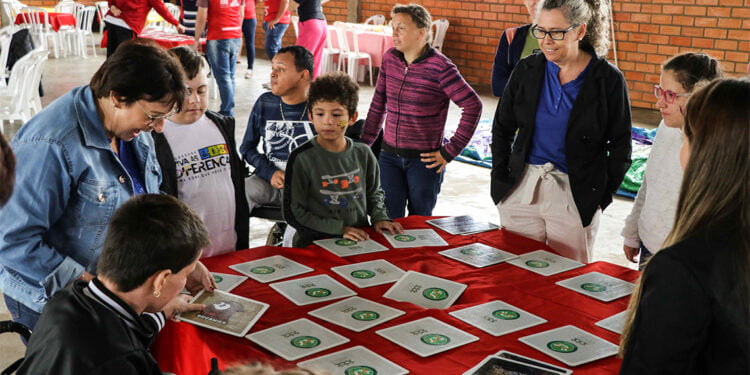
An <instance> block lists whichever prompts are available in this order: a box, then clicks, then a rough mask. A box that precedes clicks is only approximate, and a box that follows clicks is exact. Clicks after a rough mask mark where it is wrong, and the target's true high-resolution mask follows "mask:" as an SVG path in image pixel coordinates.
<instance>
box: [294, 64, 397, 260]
mask: <svg viewBox="0 0 750 375" xmlns="http://www.w3.org/2000/svg"><path fill="white" fill-rule="evenodd" d="M358 98H359V86H357V84H356V83H355V82H354V81H352V80H351V78H349V76H347V75H346V74H343V73H340V72H337V73H332V74H327V75H324V76H320V77H318V78H317V79H316V80H315V82H313V83H312V85H311V86H310V92H309V95H308V100H307V103H308V104H307V105H308V109H309V112H310V113H309V116H310V120H311V121H312V123H313V126H315V131H316V132H317V133H318V135H316V136H315V137H314V138H313V139H311V140H310V141H308V142H306V143H305V144H303V145H301V146H300V147H298V148H297V149H295V150H294V151H292V154H291V155H290V156H289V163H288V164H287V169H286V180H285V185H284V219H285V220H286V221H287V223H289V225H291V226H292V227H294V228H295V229H296V230H297V233H296V234H295V235H294V240H293V246H294V247H299V248H302V247H306V246H307V245H310V244H311V243H312V241H314V240H317V239H322V238H330V237H342V236H343V237H344V238H348V239H351V240H354V241H362V240H366V239H368V238H369V235H368V234H367V232H365V231H364V230H362V229H361V228H362V227H367V226H369V225H370V222H372V226H373V227H374V228H375V231H376V232H378V233H382V232H383V231H386V230H387V231H389V232H391V233H401V232H403V228H402V227H401V224H399V223H394V222H393V221H391V219H390V218H389V216H388V211H387V210H386V208H385V203H384V193H383V190H382V189H381V187H380V170H379V168H378V161H377V160H376V159H375V155H373V153H372V151H371V150H370V148H368V147H367V146H366V145H365V144H362V143H358V142H353V141H352V140H351V139H349V138H347V137H346V136H344V133H345V132H346V128H347V127H349V126H351V125H352V124H353V123H354V121H356V120H357V101H358ZM368 216H369V218H370V221H368Z"/></svg>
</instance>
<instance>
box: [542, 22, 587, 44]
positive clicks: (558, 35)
mask: <svg viewBox="0 0 750 375" xmlns="http://www.w3.org/2000/svg"><path fill="white" fill-rule="evenodd" d="M578 25H580V24H578V23H577V24H575V25H571V26H570V27H569V28H567V29H565V30H552V31H547V30H542V29H540V28H539V25H534V26H532V27H531V35H532V36H533V37H534V38H537V39H544V38H545V37H546V36H547V35H549V37H550V39H552V40H563V39H565V34H567V33H569V32H570V31H572V30H573V29H575V28H576V27H578Z"/></svg>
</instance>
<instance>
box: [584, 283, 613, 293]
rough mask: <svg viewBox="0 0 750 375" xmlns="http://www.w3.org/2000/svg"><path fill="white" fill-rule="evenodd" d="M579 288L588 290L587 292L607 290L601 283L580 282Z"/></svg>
mask: <svg viewBox="0 0 750 375" xmlns="http://www.w3.org/2000/svg"><path fill="white" fill-rule="evenodd" d="M581 289H583V290H588V291H589V292H603V291H605V290H607V287H606V286H604V285H602V284H596V283H583V284H581Z"/></svg>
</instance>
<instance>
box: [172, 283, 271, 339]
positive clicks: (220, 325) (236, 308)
mask: <svg viewBox="0 0 750 375" xmlns="http://www.w3.org/2000/svg"><path fill="white" fill-rule="evenodd" d="M190 303H198V304H203V305H205V306H206V307H205V308H204V309H203V311H191V312H186V313H182V314H180V315H178V316H177V318H178V319H179V320H180V321H183V322H185V323H190V324H195V325H197V326H201V327H204V328H208V329H212V330H214V331H219V332H223V333H226V334H229V335H232V336H240V337H242V336H244V335H245V334H246V333H247V331H249V330H250V328H251V327H252V326H253V325H254V324H255V323H256V322H257V321H258V319H260V317H261V315H263V313H264V312H266V310H268V304H267V303H263V302H260V301H255V300H252V299H249V298H245V297H240V296H238V295H235V294H231V293H227V292H222V291H221V290H216V291H214V292H213V293H210V292H206V291H205V290H203V291H201V292H200V293H198V295H196V296H195V298H193V300H192V301H191V302H190Z"/></svg>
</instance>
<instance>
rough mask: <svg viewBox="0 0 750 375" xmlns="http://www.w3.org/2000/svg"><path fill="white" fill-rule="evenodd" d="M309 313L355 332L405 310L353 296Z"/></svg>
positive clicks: (400, 313) (373, 325)
mask: <svg viewBox="0 0 750 375" xmlns="http://www.w3.org/2000/svg"><path fill="white" fill-rule="evenodd" d="M308 314H310V315H312V316H314V317H317V318H320V319H323V320H325V321H328V322H331V323H333V324H337V325H340V326H342V327H344V328H348V329H350V330H352V331H354V332H362V331H364V330H366V329H370V328H372V327H375V326H376V325H378V324H381V323H385V322H387V321H389V320H391V319H393V318H396V317H399V316H401V315H404V314H405V312H403V311H401V310H398V309H394V308H393V307H390V306H386V305H383V304H381V303H377V302H373V301H370V300H367V299H364V298H361V297H351V298H347V299H345V300H343V301H339V302H336V303H332V304H330V305H328V306H325V307H321V308H319V309H317V310H313V311H310V312H309V313H308Z"/></svg>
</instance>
